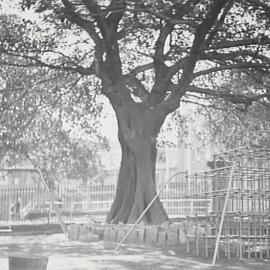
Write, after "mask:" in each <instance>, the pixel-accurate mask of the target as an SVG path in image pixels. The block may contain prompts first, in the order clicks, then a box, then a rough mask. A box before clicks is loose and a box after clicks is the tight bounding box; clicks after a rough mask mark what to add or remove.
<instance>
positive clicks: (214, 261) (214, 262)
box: [212, 163, 235, 265]
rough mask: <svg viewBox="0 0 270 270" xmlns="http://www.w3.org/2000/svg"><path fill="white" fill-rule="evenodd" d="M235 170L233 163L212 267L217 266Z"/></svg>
mask: <svg viewBox="0 0 270 270" xmlns="http://www.w3.org/2000/svg"><path fill="white" fill-rule="evenodd" d="M234 169H235V163H233V166H232V170H231V175H230V179H229V182H228V187H227V192H226V198H225V202H224V206H223V211H222V216H221V220H220V223H219V230H218V236H217V240H216V246H215V252H214V256H213V261H212V265H215V264H216V259H217V253H218V248H219V242H220V237H221V233H222V228H223V223H224V218H225V214H226V208H227V204H228V200H229V195H230V189H231V184H232V179H233V174H234Z"/></svg>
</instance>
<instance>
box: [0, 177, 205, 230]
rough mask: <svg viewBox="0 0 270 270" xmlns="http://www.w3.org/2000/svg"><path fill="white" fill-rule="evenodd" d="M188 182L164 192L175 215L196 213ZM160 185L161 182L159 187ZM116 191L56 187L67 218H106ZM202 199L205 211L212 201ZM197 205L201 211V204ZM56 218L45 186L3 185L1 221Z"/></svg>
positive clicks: (165, 201) (166, 203) (169, 210)
mask: <svg viewBox="0 0 270 270" xmlns="http://www.w3.org/2000/svg"><path fill="white" fill-rule="evenodd" d="M184 184H185V183H183V182H172V183H170V184H169V185H168V186H167V187H166V189H165V190H164V191H163V192H162V193H161V195H160V199H161V201H162V202H163V204H164V207H165V209H166V210H167V213H168V215H169V217H171V218H173V217H184V216H188V215H194V214H195V213H194V208H195V207H194V205H195V204H197V205H198V200H193V199H186V198H185V186H184ZM160 187H161V185H160V186H158V189H159V188H160ZM115 191H116V186H115V185H104V186H88V187H66V186H64V187H61V186H59V187H57V188H56V189H55V190H54V198H55V204H56V205H57V207H59V210H60V211H61V215H62V217H63V220H64V221H65V222H76V221H83V220H85V219H89V217H90V216H92V217H94V218H95V219H104V218H105V215H106V214H107V213H108V211H109V209H110V206H111V204H112V202H113V198H114V195H115ZM199 203H201V208H202V211H204V212H205V209H206V208H207V207H209V204H208V203H209V202H204V203H202V202H199ZM196 209H197V210H196V211H198V209H200V207H199V208H198V207H196ZM197 214H198V213H197ZM56 222H57V217H56V214H55V212H54V210H53V207H52V203H51V201H50V196H49V195H48V193H47V192H46V189H45V188H41V187H32V188H24V187H22V188H0V225H12V224H26V223H27V224H29V223H36V224H40V223H41V224H42V223H56Z"/></svg>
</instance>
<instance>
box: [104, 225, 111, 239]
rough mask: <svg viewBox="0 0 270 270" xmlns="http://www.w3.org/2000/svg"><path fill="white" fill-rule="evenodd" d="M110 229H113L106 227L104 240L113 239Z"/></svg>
mask: <svg viewBox="0 0 270 270" xmlns="http://www.w3.org/2000/svg"><path fill="white" fill-rule="evenodd" d="M110 231H111V228H105V230H104V236H103V240H104V241H111V240H112V239H110V235H111V234H110Z"/></svg>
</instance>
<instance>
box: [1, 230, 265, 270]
mask: <svg viewBox="0 0 270 270" xmlns="http://www.w3.org/2000/svg"><path fill="white" fill-rule="evenodd" d="M114 248H115V244H113V243H110V242H96V243H82V242H77V241H68V240H67V239H66V238H65V236H64V235H63V234H55V235H35V236H2V237H0V269H1V270H8V255H9V254H10V253H12V252H22V253H27V254H40V255H45V256H49V258H50V259H49V264H48V268H47V270H116V269H117V270H139V269H140V270H176V269H181V270H183V269H221V270H223V269H224V270H225V269H234V270H244V269H250V270H253V269H263V270H266V269H269V268H270V264H269V263H266V262H258V261H254V260H253V261H238V260H219V261H218V262H217V265H216V266H211V265H210V263H211V260H210V259H209V260H208V259H205V258H194V257H188V256H187V255H186V254H184V253H183V251H182V250H180V249H174V250H168V249H167V250H166V249H161V248H153V247H149V246H140V245H124V246H123V247H122V248H121V250H120V252H119V253H118V254H117V255H114Z"/></svg>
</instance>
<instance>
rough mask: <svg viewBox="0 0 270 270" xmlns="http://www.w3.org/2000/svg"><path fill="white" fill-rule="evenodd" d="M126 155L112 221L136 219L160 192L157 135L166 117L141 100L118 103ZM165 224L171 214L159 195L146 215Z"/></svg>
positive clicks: (149, 220) (147, 220)
mask: <svg viewBox="0 0 270 270" xmlns="http://www.w3.org/2000/svg"><path fill="white" fill-rule="evenodd" d="M114 109H115V112H116V116H117V120H118V138H119V142H120V145H121V149H122V159H121V165H120V171H119V176H118V183H117V190H116V196H115V199H114V202H113V204H112V207H111V210H110V212H109V214H108V216H107V222H108V223H119V222H123V223H134V222H135V221H136V220H137V219H138V217H139V216H140V215H141V213H142V212H143V211H144V209H145V208H146V207H147V205H148V204H149V203H150V202H151V200H152V199H153V197H154V196H155V195H156V183H155V165H156V136H157V134H158V132H159V130H160V127H161V125H162V123H163V122H164V120H165V118H166V117H164V115H161V114H158V113H157V112H155V111H154V110H151V109H148V108H147V107H143V106H142V105H141V104H128V105H121V106H120V105H117V106H114ZM142 220H143V222H144V223H145V224H161V223H162V222H164V221H167V220H168V216H167V214H166V211H165V210H164V207H163V205H162V203H161V202H160V200H159V199H157V200H156V201H155V202H154V203H153V205H152V206H151V207H150V209H149V210H148V211H147V213H146V214H145V216H144V217H143V219H142Z"/></svg>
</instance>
